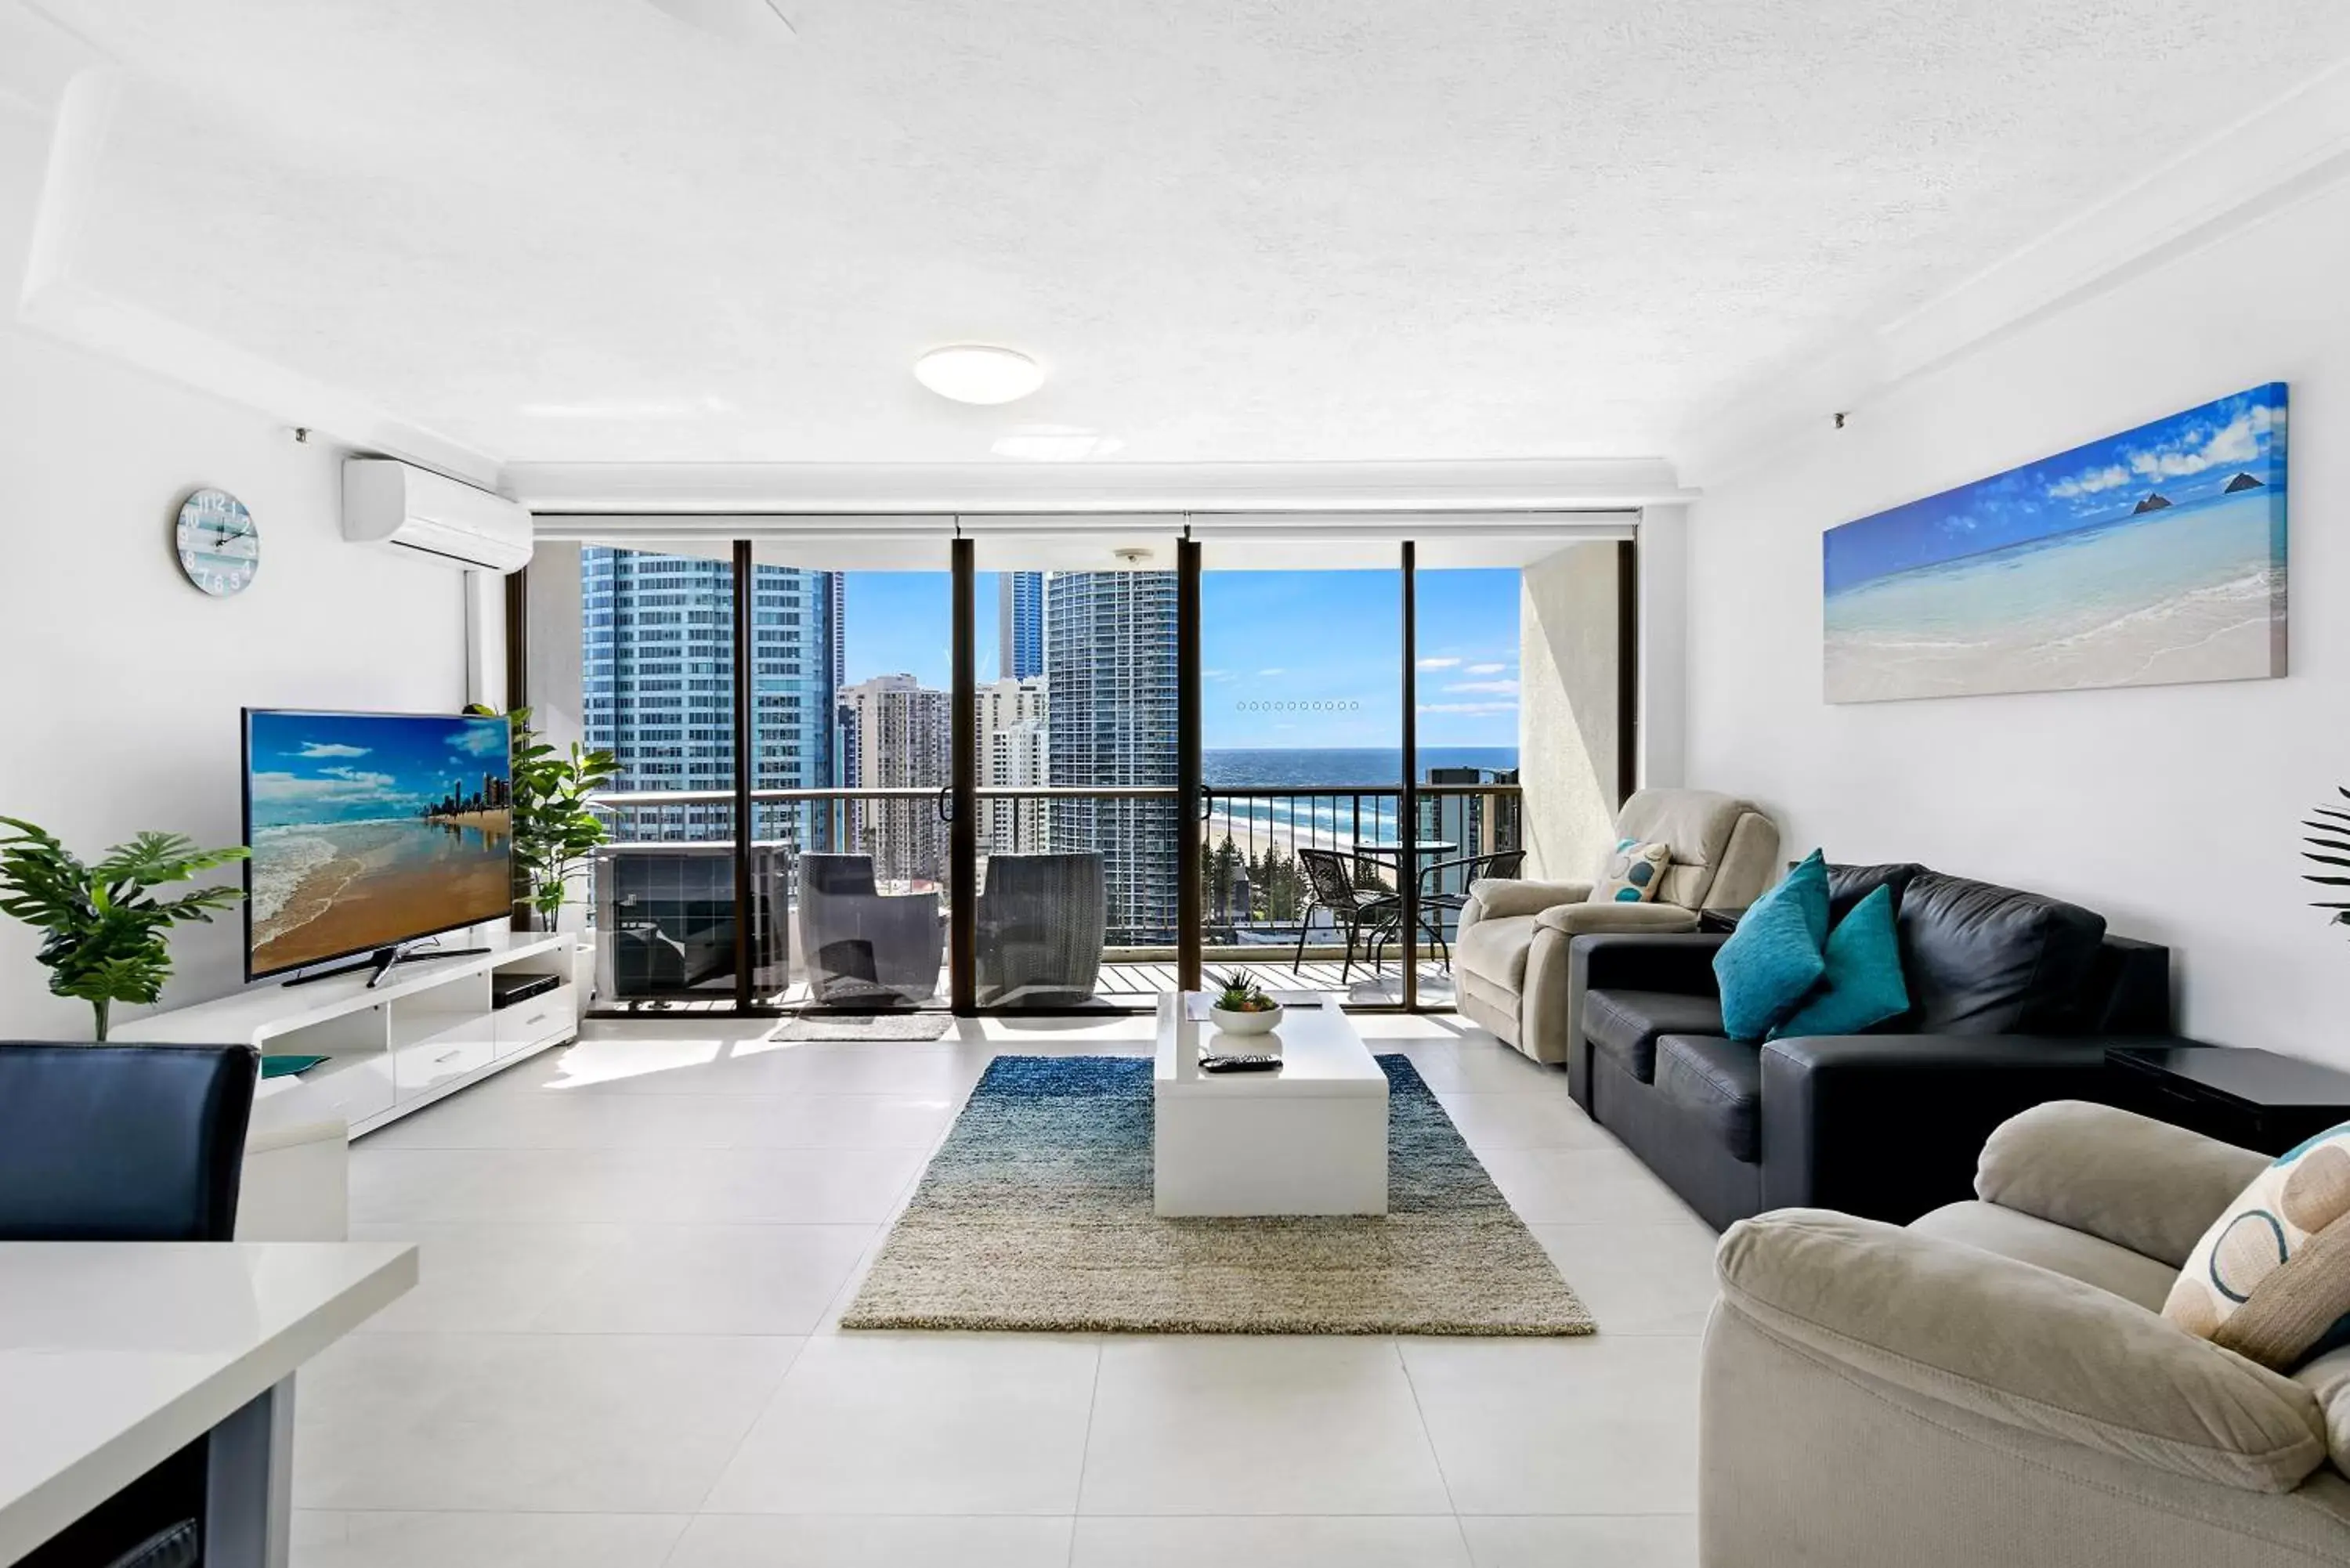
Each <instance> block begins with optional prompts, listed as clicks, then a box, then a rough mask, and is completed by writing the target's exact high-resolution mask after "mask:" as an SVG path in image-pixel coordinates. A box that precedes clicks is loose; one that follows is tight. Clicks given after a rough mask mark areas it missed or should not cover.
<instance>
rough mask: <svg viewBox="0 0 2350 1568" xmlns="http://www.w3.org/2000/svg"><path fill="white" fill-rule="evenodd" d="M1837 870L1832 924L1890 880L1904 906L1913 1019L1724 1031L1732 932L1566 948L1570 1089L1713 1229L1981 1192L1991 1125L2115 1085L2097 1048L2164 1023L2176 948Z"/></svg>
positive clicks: (2056, 911)
mask: <svg viewBox="0 0 2350 1568" xmlns="http://www.w3.org/2000/svg"><path fill="white" fill-rule="evenodd" d="M1828 881H1829V890H1830V901H1831V907H1832V909H1833V913H1834V915H1835V918H1837V919H1841V918H1842V917H1843V915H1844V913H1845V911H1846V910H1847V909H1851V908H1852V907H1853V906H1854V905H1855V904H1856V903H1858V902H1859V901H1860V900H1861V898H1863V897H1865V896H1866V894H1867V893H1868V892H1870V891H1871V890H1872V889H1874V888H1878V887H1880V886H1882V887H1888V888H1891V889H1892V890H1893V896H1894V898H1895V899H1896V909H1897V924H1898V929H1899V933H1900V942H1901V963H1902V971H1903V974H1904V976H1905V978H1906V980H1907V982H1908V990H1909V999H1910V1010H1909V1012H1908V1013H1906V1014H1904V1015H1903V1016H1902V1017H1901V1018H1899V1019H1898V1020H1895V1021H1894V1022H1893V1023H1889V1024H1887V1025H1885V1026H1883V1027H1882V1028H1881V1029H1879V1030H1877V1031H1876V1032H1872V1033H1866V1034H1850V1035H1826V1036H1816V1037H1811V1038H1801V1039H1796V1038H1790V1039H1782V1040H1773V1041H1770V1042H1768V1043H1764V1044H1755V1043H1752V1042H1742V1041H1736V1040H1731V1039H1728V1038H1726V1037H1724V1035H1723V1033H1722V1028H1721V1001H1720V999H1719V996H1718V995H1717V993H1716V992H1715V988H1714V978H1713V955H1714V952H1715V950H1717V949H1718V948H1720V947H1721V944H1722V943H1723V942H1724V941H1726V940H1729V938H1728V936H1727V935H1726V934H1717V933H1711V932H1698V933H1694V934H1690V935H1686V936H1662V935H1656V936H1640V935H1622V936H1586V937H1578V938H1576V939H1575V943H1574V946H1573V948H1572V949H1571V950H1570V953H1569V957H1568V985H1569V988H1570V989H1571V990H1572V991H1574V992H1575V993H1576V995H1577V997H1578V999H1579V1001H1580V1003H1581V1005H1580V1009H1579V1012H1578V1016H1580V1018H1581V1019H1582V1022H1583V1029H1582V1034H1583V1038H1582V1039H1581V1040H1579V1041H1577V1042H1575V1044H1574V1046H1573V1048H1572V1054H1571V1056H1570V1059H1569V1061H1568V1064H1567V1066H1568V1075H1569V1087H1570V1089H1571V1090H1572V1092H1573V1094H1574V1095H1575V1099H1576V1100H1577V1101H1578V1102H1580V1103H1581V1105H1582V1106H1583V1108H1584V1109H1585V1110H1586V1111H1587V1112H1589V1113H1590V1114H1591V1116H1592V1117H1593V1119H1595V1120H1596V1121H1597V1122H1598V1123H1599V1124H1600V1125H1601V1126H1603V1127H1607V1129H1608V1131H1610V1132H1612V1133H1614V1134H1615V1135H1616V1136H1617V1137H1618V1138H1620V1139H1622V1140H1623V1142H1624V1144H1625V1146H1626V1147H1628V1148H1630V1149H1631V1150H1632V1152H1633V1153H1635V1154H1637V1155H1638V1156H1639V1157H1640V1158H1641V1159H1642V1160H1644V1161H1645V1162H1647V1164H1648V1166H1649V1168H1651V1169H1653V1170H1655V1171H1656V1173H1657V1174H1658V1175H1659V1176H1660V1177H1662V1178H1663V1179H1665V1181H1666V1182H1667V1183H1668V1184H1669V1185H1670V1186H1671V1187H1672V1189H1673V1190H1675V1191H1676V1192H1678V1193H1679V1194H1680V1195H1681V1197H1682V1199H1684V1200H1686V1201H1687V1202H1688V1203H1689V1205H1690V1207H1691V1208H1692V1209H1695V1210H1697V1211H1698V1212H1699V1213H1700V1215H1702V1216H1704V1217H1705V1219H1706V1220H1708V1221H1709V1222H1710V1223H1711V1224H1713V1225H1715V1226H1717V1227H1723V1226H1727V1225H1729V1224H1730V1223H1731V1221H1732V1220H1741V1219H1743V1218H1745V1217H1746V1216H1748V1215H1750V1214H1755V1213H1759V1212H1761V1211H1762V1210H1766V1209H1780V1208H1786V1207H1790V1206H1802V1207H1811V1208H1822V1209H1839V1210H1844V1211H1845V1212H1846V1213H1848V1214H1858V1215H1862V1216H1865V1217H1866V1218H1869V1219H1874V1220H1886V1221H1888V1222H1890V1223H1893V1224H1907V1223H1908V1221H1910V1220H1914V1219H1916V1218H1917V1217H1918V1215H1920V1214H1923V1213H1925V1212H1926V1211H1927V1210H1930V1209H1934V1208H1938V1207H1939V1206H1940V1205H1942V1204H1944V1203H1950V1202H1955V1201H1957V1200H1959V1199H1965V1198H1969V1197H1971V1196H1972V1195H1973V1177H1974V1168H1975V1159H1976V1156H1977V1155H1979V1154H1980V1153H1981V1150H1982V1145H1983V1139H1984V1138H1985V1137H1988V1136H1989V1135H1990V1133H1991V1129H1992V1128H1993V1127H1997V1126H1998V1125H1999V1124H2000V1123H2001V1122H2002V1121H2005V1120H2006V1119H2007V1118H2008V1117H2009V1116H2013V1115H2014V1114H2015V1113H2016V1112H2018V1111H2021V1110H2022V1109H2024V1108H2025V1107H2027V1106H2035V1105H2038V1104H2040V1103H2042V1102H2043V1101H2046V1100H2062V1099H2080V1100H2102V1099H2105V1098H2106V1097H2107V1089H2108V1085H2107V1081H2106V1072H2105V1052H2106V1046H2107V1045H2108V1044H2115V1043H2116V1041H2118V1040H2124V1039H2130V1040H2139V1039H2148V1038H2159V1037H2163V1036H2167V1035H2168V1033H2169V1030H2170V962H2169V960H2170V954H2169V950H2168V949H2167V948H2162V947H2158V946H2155V945H2153V944H2151V943H2147V942H2138V941H2132V940H2127V939H2126V938H2122V937H2115V936H2110V935H2107V934H2106V922H2105V919H2104V917H2102V916H2100V915H2096V914H2094V913H2092V912H2090V911H2089V910H2087V909H2081V908H2080V907H2079V906H2077V905H2074V904H2067V903H2064V902H2063V901H2062V900H2060V899H2056V898H2043V897H2042V896H2041V895H2039V894H2036V893H2024V892H2018V891H2016V890H2015V889H2013V888H1999V887H1993V886H1992V885H1991V884H1989V883H1986V882H1970V881H1968V880H1966V879H1965V878H1963V877H1949V876H1944V875H1943V874H1942V873H1940V872H1938V871H1929V870H1928V869H1927V868H1926V867H1922V866H1916V865H1898V866H1838V867H1829V872H1828Z"/></svg>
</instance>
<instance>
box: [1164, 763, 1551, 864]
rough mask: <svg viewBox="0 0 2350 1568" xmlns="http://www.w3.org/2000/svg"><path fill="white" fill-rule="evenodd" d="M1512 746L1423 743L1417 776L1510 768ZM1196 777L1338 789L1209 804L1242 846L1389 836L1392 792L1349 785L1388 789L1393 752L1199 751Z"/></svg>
mask: <svg viewBox="0 0 2350 1568" xmlns="http://www.w3.org/2000/svg"><path fill="white" fill-rule="evenodd" d="M1517 765H1518V749H1517V748H1516V747H1515V746H1423V747H1421V748H1420V751H1419V769H1420V779H1421V781H1422V782H1423V783H1424V782H1426V780H1427V778H1428V774H1429V770H1430V769H1431V768H1491V769H1496V770H1503V769H1510V768H1514V767H1516V766H1517ZM1200 773H1201V777H1202V778H1203V779H1204V780H1205V781H1206V783H1207V784H1208V787H1209V788H1210V789H1211V790H1218V791H1230V790H1235V789H1241V788H1246V787H1250V786H1254V787H1257V788H1263V789H1269V790H1300V789H1302V790H1319V789H1339V790H1341V791H1342V793H1340V794H1329V795H1319V796H1307V797H1305V798H1300V799H1292V798H1277V799H1263V800H1251V799H1249V798H1248V797H1247V796H1245V795H1242V796H1239V797H1237V798H1232V797H1230V796H1226V797H1223V798H1220V799H1218V800H1217V802H1216V803H1215V811H1214V816H1213V818H1212V820H1213V822H1214V824H1215V825H1216V826H1218V827H1219V828H1220V829H1221V830H1222V832H1225V833H1229V834H1231V835H1232V836H1233V837H1234V838H1235V839H1237V840H1239V841H1241V842H1242V843H1243V844H1262V843H1265V842H1275V843H1280V844H1282V845H1284V846H1295V845H1296V844H1315V845H1322V846H1328V847H1337V846H1343V845H1345V844H1347V843H1351V842H1352V841H1353V838H1354V836H1355V834H1356V833H1357V830H1358V828H1359V831H1360V833H1361V835H1362V836H1363V837H1364V838H1366V839H1370V840H1381V839H1392V838H1394V837H1395V836H1396V824H1395V814H1396V805H1397V801H1396V798H1395V797H1394V796H1393V795H1378V796H1364V797H1362V798H1360V799H1357V797H1356V796H1354V795H1352V794H1346V793H1343V791H1344V790H1346V789H1350V788H1375V787H1378V788H1387V789H1394V788H1396V787H1398V786H1399V784H1401V783H1402V782H1403V753H1402V751H1401V750H1400V749H1399V748H1388V749H1378V748H1368V749H1358V748H1353V747H1341V746H1294V747H1269V748H1260V749H1247V750H1230V751H1208V750H1204V749H1203V750H1202V751H1201V753H1200Z"/></svg>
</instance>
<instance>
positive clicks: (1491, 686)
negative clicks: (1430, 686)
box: [1445, 680, 1518, 697]
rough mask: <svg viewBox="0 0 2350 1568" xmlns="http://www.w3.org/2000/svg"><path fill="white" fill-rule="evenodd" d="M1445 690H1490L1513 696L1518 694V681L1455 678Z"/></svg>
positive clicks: (1501, 694) (1497, 693)
mask: <svg viewBox="0 0 2350 1568" xmlns="http://www.w3.org/2000/svg"><path fill="white" fill-rule="evenodd" d="M1445 690H1446V691H1491V692H1493V693H1495V694H1496V695H1500V696H1509V697H1514V696H1516V695H1517V694H1518V683H1517V682H1516V681H1514V680H1456V681H1454V682H1453V683H1452V684H1451V685H1450V686H1447V687H1446V688H1445Z"/></svg>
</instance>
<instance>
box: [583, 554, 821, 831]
mask: <svg viewBox="0 0 2350 1568" xmlns="http://www.w3.org/2000/svg"><path fill="white" fill-rule="evenodd" d="M753 570H754V574H755V575H754V577H753V578H752V584H751V622H752V624H751V659H752V670H751V693H752V695H751V711H752V726H753V727H752V735H751V742H752V743H751V758H752V780H751V783H752V787H754V788H758V789H809V788H821V787H824V786H827V785H829V784H832V783H833V782H834V770H835V768H836V766H837V757H836V755H835V743H836V739H837V732H836V729H835V708H836V706H837V693H838V691H839V686H840V670H839V657H840V655H839V649H840V645H841V639H840V616H841V607H840V597H841V596H840V574H838V573H834V572H811V571H803V570H800V569H798V568H795V567H790V566H757V567H754V568H753ZM579 576H580V610H581V616H580V643H581V646H580V654H581V659H582V668H581V680H580V710H581V711H580V727H581V730H582V732H583V738H584V739H585V740H586V742H587V744H588V745H589V746H593V747H602V748H605V749H607V750H608V751H610V752H611V753H613V754H614V755H615V756H616V757H618V758H619V763H620V772H619V777H618V778H617V779H615V780H614V781H613V787H614V788H616V789H620V790H631V791H635V790H643V791H650V790H681V791H682V790H726V789H732V788H733V784H734V698H733V670H734V655H733V635H734V634H733V625H734V600H733V567H732V566H730V565H729V563H727V562H725V561H723V560H707V559H702V558H700V557H696V556H663V555H654V554H650V553H648V552H645V551H639V550H619V549H610V548H606V547H603V546H598V545H590V546H587V547H585V548H583V549H582V550H581V551H580V552H579ZM783 820H784V819H783V818H781V817H779V816H775V815H765V814H763V815H762V820H761V823H760V827H761V830H762V834H763V835H764V834H765V833H771V832H774V831H775V829H776V828H777V827H778V826H781V823H782V821H783ZM733 831H734V829H733V807H732V806H731V805H729V804H728V803H726V802H723V801H711V802H706V803H689V804H685V805H679V806H676V807H674V808H668V809H662V810H658V811H651V810H639V811H638V812H637V813H635V814H634V822H633V824H632V825H630V826H629V835H630V836H635V837H646V838H652V837H658V838H671V839H713V838H730V837H732V836H733ZM801 842H802V843H803V844H806V843H807V842H808V841H807V839H806V837H805V836H803V837H802V838H801Z"/></svg>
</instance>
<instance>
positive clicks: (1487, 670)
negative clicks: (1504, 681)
mask: <svg viewBox="0 0 2350 1568" xmlns="http://www.w3.org/2000/svg"><path fill="white" fill-rule="evenodd" d="M1508 668H1509V666H1508V665H1506V664H1472V665H1471V666H1470V667H1469V668H1468V669H1466V670H1462V671H1461V673H1462V674H1463V675H1499V674H1500V673H1502V671H1503V670H1507V669H1508Z"/></svg>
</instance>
